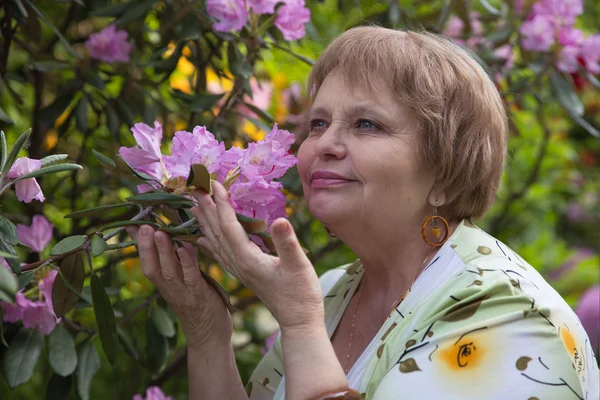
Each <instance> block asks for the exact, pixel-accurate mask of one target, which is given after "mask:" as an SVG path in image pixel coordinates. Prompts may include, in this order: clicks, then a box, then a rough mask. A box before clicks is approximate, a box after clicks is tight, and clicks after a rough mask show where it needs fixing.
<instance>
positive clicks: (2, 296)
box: [0, 265, 19, 325]
mask: <svg viewBox="0 0 600 400" xmlns="http://www.w3.org/2000/svg"><path fill="white" fill-rule="evenodd" d="M17 290H19V287H18V282H17V278H15V277H14V275H13V274H11V273H10V271H9V270H8V269H6V268H4V266H3V265H0V300H5V301H10V302H11V303H12V302H14V301H15V295H16V294H17ZM1 324H2V323H1V322H0V325H1Z"/></svg>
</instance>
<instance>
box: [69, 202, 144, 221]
mask: <svg viewBox="0 0 600 400" xmlns="http://www.w3.org/2000/svg"><path fill="white" fill-rule="evenodd" d="M131 206H133V204H130V203H122V204H107V205H105V206H98V207H91V208H86V209H83V210H77V211H75V212H73V213H71V214H67V215H65V217H64V218H73V219H75V218H83V217H94V216H102V215H105V214H106V212H107V211H108V210H113V209H116V208H123V207H128V208H129V207H131Z"/></svg>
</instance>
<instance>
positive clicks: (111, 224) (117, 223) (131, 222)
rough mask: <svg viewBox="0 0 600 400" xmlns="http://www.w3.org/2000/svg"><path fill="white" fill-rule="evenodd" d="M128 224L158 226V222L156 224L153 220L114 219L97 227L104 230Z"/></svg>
mask: <svg viewBox="0 0 600 400" xmlns="http://www.w3.org/2000/svg"><path fill="white" fill-rule="evenodd" d="M130 225H151V226H152V227H154V228H158V227H160V225H159V224H157V223H156V222H153V221H146V220H139V219H132V220H129V221H116V222H112V223H110V224H106V225H103V226H101V227H100V228H98V230H99V231H105V230H107V229H113V228H120V227H122V226H130Z"/></svg>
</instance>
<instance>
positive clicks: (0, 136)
mask: <svg viewBox="0 0 600 400" xmlns="http://www.w3.org/2000/svg"><path fill="white" fill-rule="evenodd" d="M0 146H2V147H1V148H0V152H1V153H0V171H2V170H3V169H4V164H6V156H7V153H8V150H7V146H6V136H5V135H4V131H3V130H0ZM2 178H3V177H0V183H2V180H3V179H2Z"/></svg>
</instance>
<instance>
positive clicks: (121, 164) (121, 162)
mask: <svg viewBox="0 0 600 400" xmlns="http://www.w3.org/2000/svg"><path fill="white" fill-rule="evenodd" d="M115 165H116V166H117V170H119V171H120V172H123V173H125V174H128V175H134V176H136V177H138V178H140V179H141V180H144V181H156V179H154V178H153V177H151V176H150V175H148V174H145V173H143V172H138V171H136V170H135V168H133V167H132V166H131V165H129V163H128V162H127V161H125V159H124V158H123V157H121V155H120V154H117V155H116V156H115Z"/></svg>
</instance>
